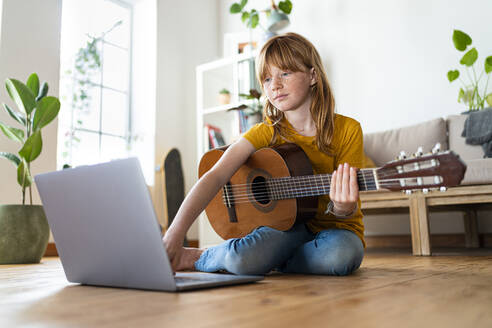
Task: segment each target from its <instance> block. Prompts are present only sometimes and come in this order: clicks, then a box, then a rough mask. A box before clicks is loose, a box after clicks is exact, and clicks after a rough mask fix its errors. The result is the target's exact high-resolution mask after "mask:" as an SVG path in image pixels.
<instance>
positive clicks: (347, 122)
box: [243, 114, 365, 247]
mask: <svg viewBox="0 0 492 328" xmlns="http://www.w3.org/2000/svg"><path fill="white" fill-rule="evenodd" d="M286 123H287V125H288V127H289V128H291V130H292V134H291V136H290V137H289V138H288V141H285V140H280V142H278V144H279V145H280V144H283V143H286V142H293V143H295V144H297V145H298V146H300V147H301V148H302V149H303V150H304V152H305V153H306V155H307V156H308V158H309V160H310V162H311V165H312V167H313V172H314V174H326V173H332V172H333V171H334V170H335V168H337V167H338V165H339V164H343V163H349V164H350V166H355V167H358V168H361V167H362V166H363V163H364V153H363V143H362V129H361V127H360V124H359V122H357V121H356V120H354V119H352V118H350V117H347V116H343V115H340V114H335V122H334V124H335V131H334V134H333V140H332V144H331V146H332V147H331V148H332V152H333V155H334V156H329V155H327V154H325V153H323V152H321V151H320V150H319V149H318V147H317V145H316V137H314V136H313V137H306V136H303V135H300V134H298V133H297V132H295V130H294V129H293V128H292V127H291V125H290V124H289V123H288V122H286ZM272 136H273V127H272V126H269V125H267V124H265V123H258V124H256V125H254V126H253V127H252V128H251V129H249V130H248V131H247V132H246V133H245V134H244V136H243V137H244V138H246V140H248V141H249V142H251V144H253V146H254V147H255V148H256V149H257V150H258V149H260V148H263V147H268V145H269V144H270V140H271V138H272ZM329 201H330V197H329V195H322V196H318V211H317V213H316V215H315V217H314V218H312V219H311V220H308V221H307V223H306V224H307V226H308V228H309V229H310V230H311V231H312V232H314V233H317V232H319V231H321V230H326V229H332V228H337V229H347V230H350V231H353V232H354V233H355V234H356V235H357V236H359V238H360V239H361V241H362V243H363V244H364V247H365V241H364V224H363V223H362V212H361V210H360V199H359V201H358V205H359V206H358V210H357V212H356V213H355V214H354V215H353V216H352V217H351V218H348V219H342V218H336V217H335V216H334V215H333V214H325V211H326V206H327V205H328V203H329Z"/></svg>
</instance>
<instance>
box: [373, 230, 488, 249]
mask: <svg viewBox="0 0 492 328" xmlns="http://www.w3.org/2000/svg"><path fill="white" fill-rule="evenodd" d="M364 239H365V241H366V246H367V247H368V248H412V238H411V236H410V235H393V236H389V235H385V236H365V237H364ZM430 242H431V245H432V247H465V234H464V233H463V234H439V235H431V236H430ZM479 242H480V246H481V247H492V233H483V234H479Z"/></svg>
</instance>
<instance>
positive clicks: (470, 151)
mask: <svg viewBox="0 0 492 328" xmlns="http://www.w3.org/2000/svg"><path fill="white" fill-rule="evenodd" d="M466 117H467V116H466V115H450V116H448V117H447V118H446V120H447V123H448V137H449V149H451V150H453V151H454V152H455V153H457V154H458V155H460V157H461V158H462V159H464V160H465V161H466V160H470V159H477V158H483V155H484V153H483V149H482V146H480V145H468V144H466V143H465V138H464V137H462V136H461V133H462V132H463V127H464V126H465V120H466Z"/></svg>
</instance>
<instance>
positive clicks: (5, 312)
mask: <svg viewBox="0 0 492 328" xmlns="http://www.w3.org/2000/svg"><path fill="white" fill-rule="evenodd" d="M435 254H436V255H434V256H432V257H414V256H411V255H410V250H408V251H406V252H395V251H391V252H388V251H385V252H382V251H368V253H367V254H366V257H365V258H364V262H363V264H362V267H361V268H360V269H359V270H358V271H357V273H356V274H354V275H352V276H349V277H324V276H303V275H280V274H273V275H270V276H267V277H266V279H265V280H263V281H261V282H258V283H254V284H249V285H242V286H235V287H222V288H217V289H209V290H201V291H193V292H184V293H178V294H174V293H164V292H151V291H140V290H126V289H117V288H101V287H88V286H79V285H76V284H69V283H68V282H67V281H66V280H65V276H64V273H63V269H62V267H61V264H60V262H59V260H58V259H57V258H45V259H43V261H42V263H41V264H37V265H20V266H0V327H18V326H29V327H140V328H143V327H267V326H268V327H283V328H285V327H303V328H305V327H392V328H393V327H419V328H423V327H492V250H483V249H482V250H480V251H475V252H468V253H465V255H463V250H459V251H451V252H450V251H446V252H444V251H440V250H435Z"/></svg>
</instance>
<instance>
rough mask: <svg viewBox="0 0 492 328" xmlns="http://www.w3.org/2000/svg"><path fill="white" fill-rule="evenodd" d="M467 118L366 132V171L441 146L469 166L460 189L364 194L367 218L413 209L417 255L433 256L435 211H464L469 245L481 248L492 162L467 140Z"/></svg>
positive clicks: (490, 196) (490, 200) (489, 200)
mask: <svg viewBox="0 0 492 328" xmlns="http://www.w3.org/2000/svg"><path fill="white" fill-rule="evenodd" d="M466 117H467V116H466V115H451V116H448V117H446V118H436V119H433V120H430V121H427V122H423V123H420V124H416V125H412V126H406V127H402V128H399V129H392V130H387V131H382V132H375V133H367V134H364V152H365V155H366V156H367V160H366V161H365V162H366V164H365V166H366V167H381V166H383V165H384V164H385V163H387V162H388V161H391V160H394V159H395V158H396V156H398V155H399V154H400V152H401V151H404V152H405V153H406V154H407V155H408V156H409V155H411V154H413V153H415V152H416V151H417V149H418V148H419V147H422V150H423V152H424V153H426V152H430V151H431V150H432V149H433V148H434V146H435V145H436V143H439V144H440V145H441V150H442V151H444V150H448V149H449V150H452V151H454V152H455V153H457V154H458V155H459V156H460V158H461V159H462V160H463V161H464V162H465V163H466V165H467V169H466V172H465V176H464V178H463V180H462V181H461V184H460V185H459V186H455V187H450V188H447V190H446V191H441V190H430V191H428V190H417V191H413V192H411V193H404V192H389V191H377V192H364V193H361V201H362V210H363V212H364V213H365V214H382V213H394V212H395V211H398V210H400V211H402V210H403V211H408V212H409V214H410V227H411V237H412V252H413V254H414V255H431V254H432V249H431V244H430V235H429V219H428V213H429V211H431V210H433V211H434V210H436V211H437V210H442V211H444V210H458V211H461V212H463V213H464V220H465V242H466V246H467V247H478V246H479V240H478V229H477V218H476V211H477V209H478V208H482V207H484V206H489V205H490V204H492V158H484V151H483V149H482V147H481V146H480V145H476V146H475V145H468V144H466V143H465V138H463V137H462V136H461V134H462V131H463V127H464V123H465V120H466Z"/></svg>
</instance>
